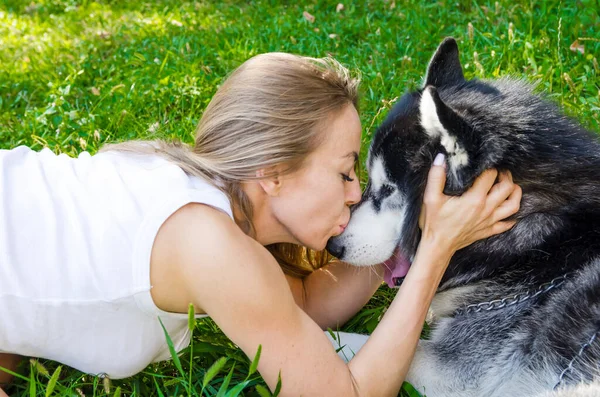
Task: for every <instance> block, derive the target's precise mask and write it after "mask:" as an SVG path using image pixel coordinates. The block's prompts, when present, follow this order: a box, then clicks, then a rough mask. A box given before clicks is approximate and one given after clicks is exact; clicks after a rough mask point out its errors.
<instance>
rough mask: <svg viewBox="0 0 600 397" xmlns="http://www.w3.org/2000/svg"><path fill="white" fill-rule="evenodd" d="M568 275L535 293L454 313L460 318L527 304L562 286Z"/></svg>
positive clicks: (543, 286)
mask: <svg viewBox="0 0 600 397" xmlns="http://www.w3.org/2000/svg"><path fill="white" fill-rule="evenodd" d="M568 275H569V273H566V274H563V275H562V276H560V277H556V278H555V279H553V280H552V281H550V282H547V283H544V284H542V285H540V286H539V287H538V288H537V289H536V290H535V291H531V290H528V291H525V292H521V293H519V294H515V295H513V296H508V297H506V298H502V299H494V300H491V301H487V302H481V303H474V304H471V305H467V306H465V307H461V308H458V309H456V310H455V311H454V315H455V316H459V315H462V314H469V313H479V312H481V311H491V310H498V309H503V308H505V307H509V306H513V305H516V304H519V303H521V302H525V301H527V300H529V299H533V298H535V297H536V296H539V295H541V294H543V293H546V292H548V291H550V290H552V289H554V288H556V287H558V286H560V285H561V284H562V283H564V282H565V280H566V278H567V276H568Z"/></svg>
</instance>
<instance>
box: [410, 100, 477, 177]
mask: <svg viewBox="0 0 600 397" xmlns="http://www.w3.org/2000/svg"><path fill="white" fill-rule="evenodd" d="M419 113H420V116H421V125H422V126H423V128H424V129H425V132H427V135H429V136H430V137H432V138H437V137H441V138H440V143H441V144H442V146H443V147H444V149H446V151H447V152H448V161H449V163H450V166H451V167H452V168H458V167H464V166H466V165H468V164H469V155H468V154H467V151H466V150H465V149H464V148H463V147H462V146H461V145H460V144H459V143H458V142H457V141H456V137H455V136H452V135H450V133H449V132H448V130H447V129H446V128H445V127H444V126H443V125H442V122H441V121H440V118H439V117H438V114H437V109H436V107H435V102H434V101H433V97H432V96H431V92H430V91H429V89H425V90H424V91H423V94H422V95H421V103H420V104H419Z"/></svg>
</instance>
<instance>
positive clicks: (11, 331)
mask: <svg viewBox="0 0 600 397" xmlns="http://www.w3.org/2000/svg"><path fill="white" fill-rule="evenodd" d="M192 202H195V203H204V204H207V205H210V206H213V207H215V208H217V209H220V210H221V211H224V212H225V213H227V214H228V215H229V216H230V217H232V212H231V206H230V202H229V201H228V199H227V196H226V195H225V194H224V193H222V192H221V191H220V190H218V189H217V188H215V187H214V186H212V185H210V184H209V183H207V182H206V181H204V180H202V179H199V178H195V177H190V176H188V175H187V174H185V173H184V172H183V171H182V169H181V168H179V167H178V166H176V165H174V164H172V163H170V162H168V161H167V160H165V159H163V158H160V157H158V156H151V155H141V154H130V153H127V154H125V153H121V152H104V153H99V154H96V155H94V156H90V154H89V153H87V152H84V153H82V154H80V155H79V157H78V158H71V157H69V156H67V155H65V154H61V155H58V156H57V155H55V154H54V153H53V152H52V151H50V150H49V149H44V150H42V151H41V152H35V151H32V150H31V149H29V148H27V147H24V146H21V147H18V148H15V149H12V150H0V352H9V353H17V354H21V355H25V356H33V357H41V358H46V359H51V360H55V361H59V362H61V363H63V364H66V365H69V366H71V367H74V368H76V369H78V370H80V371H83V372H87V373H91V374H101V373H104V374H107V375H108V376H110V377H111V378H114V379H118V378H124V377H128V376H131V375H134V374H136V373H138V372H140V371H141V370H143V369H144V368H145V367H146V366H147V365H148V364H150V363H151V362H156V361H161V360H165V359H169V358H170V354H169V350H168V347H167V344H166V340H165V336H164V332H163V329H162V327H161V326H160V323H159V320H158V318H159V317H160V318H161V320H162V322H163V324H164V325H165V327H166V329H167V331H168V333H169V335H170V337H171V338H172V340H173V343H174V345H175V348H176V350H181V349H182V348H184V347H186V346H187V345H188V343H189V338H190V333H189V331H188V327H187V314H176V313H167V312H164V311H162V310H160V309H158V308H157V307H156V305H155V304H154V302H153V300H152V298H151V295H150V288H151V285H150V253H151V250H152V245H153V242H154V238H155V237H156V234H157V232H158V229H159V228H160V226H161V225H162V224H163V223H164V221H165V220H166V219H167V218H168V217H169V216H170V215H171V214H173V213H174V212H175V211H177V210H178V209H179V208H181V207H182V206H184V205H186V204H188V203H192ZM232 218H233V217H232ZM198 243H199V244H201V243H202V242H198Z"/></svg>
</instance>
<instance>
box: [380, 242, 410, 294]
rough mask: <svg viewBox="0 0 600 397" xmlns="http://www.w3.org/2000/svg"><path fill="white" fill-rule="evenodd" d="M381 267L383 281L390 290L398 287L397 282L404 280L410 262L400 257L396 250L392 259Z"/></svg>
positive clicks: (398, 251) (400, 254)
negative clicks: (382, 268) (383, 269)
mask: <svg viewBox="0 0 600 397" xmlns="http://www.w3.org/2000/svg"><path fill="white" fill-rule="evenodd" d="M383 266H384V267H385V274H384V275H383V281H385V282H386V283H387V285H388V286H389V287H390V288H394V287H397V286H399V285H400V283H398V281H399V280H401V279H402V278H404V276H406V274H407V273H408V268H409V267H410V262H409V261H408V259H406V258H405V257H404V256H403V255H402V253H401V252H400V250H398V249H396V250H395V251H394V253H393V254H392V257H391V258H390V259H388V260H387V261H385V262H383Z"/></svg>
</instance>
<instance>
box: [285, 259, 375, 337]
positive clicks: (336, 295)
mask: <svg viewBox="0 0 600 397" xmlns="http://www.w3.org/2000/svg"><path fill="white" fill-rule="evenodd" d="M382 281H383V265H375V266H370V267H356V266H352V265H350V264H348V263H345V262H341V261H338V260H335V261H333V262H331V263H329V264H327V265H325V266H324V267H322V268H320V269H318V270H316V271H314V272H313V273H311V274H310V275H308V276H307V277H305V278H304V279H303V280H301V279H293V280H290V277H288V282H289V283H290V286H291V288H292V291H293V292H294V297H295V298H296V301H297V302H298V303H299V305H300V307H302V309H303V310H304V311H305V312H306V314H308V315H309V316H310V318H312V319H313V321H315V322H316V323H317V324H318V325H319V327H321V329H323V330H326V329H327V328H331V329H334V330H335V329H337V328H339V327H341V326H342V325H343V324H345V323H346V321H348V320H349V319H350V318H352V316H354V315H355V314H356V313H357V312H358V311H359V310H360V309H361V308H362V307H363V306H364V305H365V304H366V303H367V302H368V301H369V299H371V297H372V296H373V294H374V293H375V291H376V290H377V288H379V286H380V285H381V283H382ZM294 284H298V286H295V285H294Z"/></svg>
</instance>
